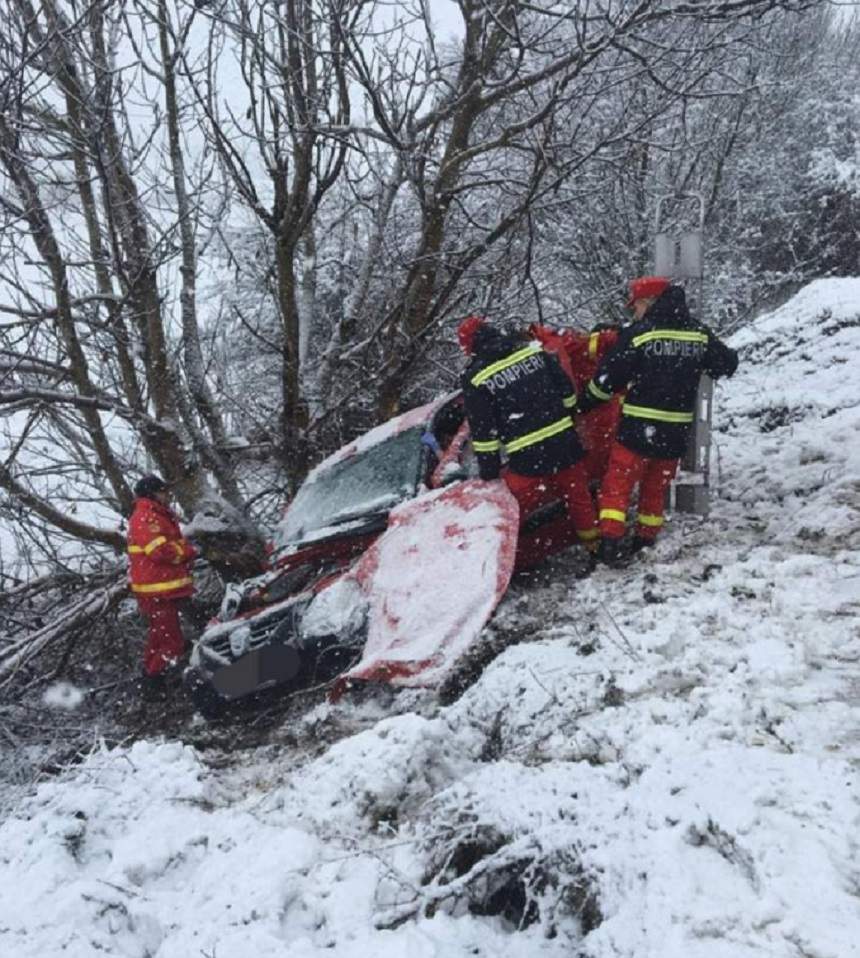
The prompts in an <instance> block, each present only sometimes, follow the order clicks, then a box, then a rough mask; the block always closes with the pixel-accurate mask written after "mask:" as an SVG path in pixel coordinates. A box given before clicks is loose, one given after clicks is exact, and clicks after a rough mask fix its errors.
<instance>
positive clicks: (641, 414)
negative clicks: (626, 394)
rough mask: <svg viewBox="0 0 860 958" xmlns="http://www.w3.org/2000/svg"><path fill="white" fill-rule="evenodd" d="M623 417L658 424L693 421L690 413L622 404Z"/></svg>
mask: <svg viewBox="0 0 860 958" xmlns="http://www.w3.org/2000/svg"><path fill="white" fill-rule="evenodd" d="M621 411H622V412H623V413H624V415H625V416H635V417H636V418H637V419H656V420H657V421H658V422H675V423H686V422H692V421H693V414H692V413H691V412H670V411H669V410H667V409H652V408H651V407H650V406H631V405H630V404H629V403H624V406H623V407H622V410H621Z"/></svg>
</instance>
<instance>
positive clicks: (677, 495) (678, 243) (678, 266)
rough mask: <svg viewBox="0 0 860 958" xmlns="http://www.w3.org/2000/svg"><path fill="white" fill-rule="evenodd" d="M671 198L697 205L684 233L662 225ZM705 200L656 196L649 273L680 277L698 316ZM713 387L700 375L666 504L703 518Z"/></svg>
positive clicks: (702, 307)
mask: <svg viewBox="0 0 860 958" xmlns="http://www.w3.org/2000/svg"><path fill="white" fill-rule="evenodd" d="M671 200H674V201H678V202H682V201H686V202H690V201H692V202H693V203H695V204H696V207H697V217H696V225H695V227H694V228H692V229H687V230H686V231H681V230H670V229H669V228H668V227H667V226H666V217H665V208H666V203H667V202H669V201H671ZM704 223H705V201H704V198H703V197H702V195H701V194H699V193H684V194H680V195H671V196H664V197H661V198H660V199H659V200H658V201H657V212H656V236H655V238H654V273H655V274H656V275H657V276H668V277H669V278H670V279H671V280H672V281H673V282H674V281H680V282H682V283H683V285H684V287H685V288H686V291H687V298H688V300H689V301H690V305H691V310H692V312H694V313H696V314H697V315H698V316H700V317H703V316H704V312H705V304H704V275H705V274H704V256H703V236H704ZM713 396H714V386H713V383H712V382H711V379H710V378H709V377H708V376H702V379H701V381H700V383H699V389H698V393H697V396H696V410H695V418H694V421H693V429H692V432H691V434H690V441H689V444H688V446H687V453H686V455H685V456H684V458H683V459H682V460H681V465H680V469H679V472H678V475H677V477H676V479H675V481H674V483H673V484H672V485H673V488H672V489H671V490H670V493H669V496H670V503H671V504H672V507H673V508H674V509H676V510H677V511H678V512H689V513H693V514H695V515H699V516H706V515H707V514H708V507H709V482H710V467H711V418H712V413H713Z"/></svg>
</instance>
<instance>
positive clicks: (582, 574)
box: [573, 551, 597, 579]
mask: <svg viewBox="0 0 860 958" xmlns="http://www.w3.org/2000/svg"><path fill="white" fill-rule="evenodd" d="M584 560H585V561H584V562H583V564H582V566H581V567H580V568H578V569H577V570H576V572H574V574H573V577H574V579H587V578H588V577H589V576H590V575H591V573H592V572H594V570H595V569H596V568H597V552H596V551H595V552H586V553H585V556H584Z"/></svg>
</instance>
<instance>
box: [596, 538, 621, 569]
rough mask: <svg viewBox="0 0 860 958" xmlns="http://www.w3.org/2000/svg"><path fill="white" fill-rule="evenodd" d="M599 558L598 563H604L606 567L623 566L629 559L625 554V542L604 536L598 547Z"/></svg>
mask: <svg viewBox="0 0 860 958" xmlns="http://www.w3.org/2000/svg"><path fill="white" fill-rule="evenodd" d="M597 558H598V561H600V562H602V563H604V565H608V566H617V565H621V564H622V563H623V562H624V560H625V559H626V558H627V556H626V555H625V552H624V540H623V539H621V538H617V539H613V538H611V537H610V536H604V537H603V538H602V539H601V540H600V545H599V546H598V547H597Z"/></svg>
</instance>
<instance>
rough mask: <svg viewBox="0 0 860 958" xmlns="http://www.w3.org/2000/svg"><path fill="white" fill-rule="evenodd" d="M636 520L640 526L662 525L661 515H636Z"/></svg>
mask: <svg viewBox="0 0 860 958" xmlns="http://www.w3.org/2000/svg"><path fill="white" fill-rule="evenodd" d="M636 521H637V522H638V523H639V525H640V526H662V525H663V517H662V516H641V515H640V516H637V517H636Z"/></svg>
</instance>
